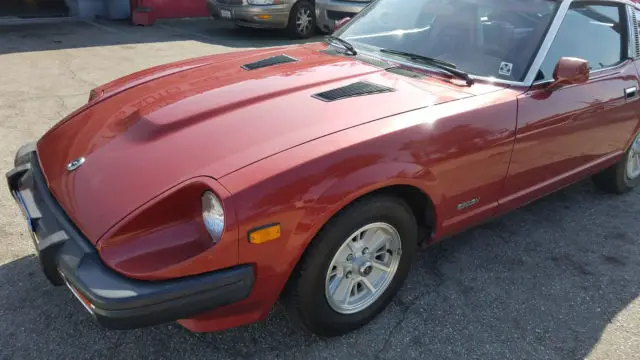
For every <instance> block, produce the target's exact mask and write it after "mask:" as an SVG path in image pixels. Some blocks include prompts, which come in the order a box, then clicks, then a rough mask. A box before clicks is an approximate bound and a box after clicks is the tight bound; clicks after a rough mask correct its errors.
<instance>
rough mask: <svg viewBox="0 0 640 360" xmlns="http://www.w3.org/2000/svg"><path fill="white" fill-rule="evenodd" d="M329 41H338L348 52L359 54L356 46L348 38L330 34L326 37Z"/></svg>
mask: <svg viewBox="0 0 640 360" xmlns="http://www.w3.org/2000/svg"><path fill="white" fill-rule="evenodd" d="M326 39H327V42H328V43H329V44H331V43H332V42H333V43H334V45H335V43H338V44H340V47H342V48H344V49H345V50H347V52H348V53H349V54H351V55H353V56H355V55H358V52H357V51H356V48H354V47H353V45H351V43H350V42H348V41H347V40H344V39H341V38H339V37H337V36H333V35H329V36H327V37H326Z"/></svg>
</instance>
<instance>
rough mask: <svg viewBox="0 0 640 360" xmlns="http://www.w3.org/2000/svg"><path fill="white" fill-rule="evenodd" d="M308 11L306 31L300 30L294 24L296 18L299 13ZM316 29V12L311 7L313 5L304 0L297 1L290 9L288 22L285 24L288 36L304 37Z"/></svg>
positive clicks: (307, 36)
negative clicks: (308, 17) (309, 16)
mask: <svg viewBox="0 0 640 360" xmlns="http://www.w3.org/2000/svg"><path fill="white" fill-rule="evenodd" d="M301 12H308V13H309V14H310V15H311V18H310V20H309V26H308V30H307V31H300V29H298V26H297V24H296V18H297V16H298V14H299V13H301ZM315 29H316V12H315V9H314V8H313V5H311V3H309V2H308V1H306V0H300V1H298V2H297V3H296V4H295V5H294V6H293V8H292V9H291V13H290V14H289V24H288V25H287V32H288V33H289V36H290V37H292V38H294V39H306V38H309V37H311V36H312V35H313V33H314V31H315Z"/></svg>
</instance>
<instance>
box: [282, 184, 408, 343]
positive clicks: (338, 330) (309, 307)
mask: <svg viewBox="0 0 640 360" xmlns="http://www.w3.org/2000/svg"><path fill="white" fill-rule="evenodd" d="M375 222H384V223H387V224H389V225H391V226H393V227H394V228H395V229H396V231H397V232H398V234H399V235H400V241H401V243H402V252H401V255H400V262H399V264H398V268H397V271H396V273H395V275H394V277H393V278H392V280H391V282H390V283H389V286H388V287H387V288H386V290H384V291H383V292H382V294H381V295H380V297H379V298H377V300H375V301H374V302H373V303H372V304H371V305H369V306H368V307H366V308H364V309H363V310H361V311H359V312H356V313H353V314H342V313H339V312H337V311H335V310H334V309H333V308H332V307H331V306H330V305H329V303H328V301H327V298H326V296H325V281H326V275H327V271H328V268H329V266H330V263H331V261H332V259H333V257H334V255H335V254H336V252H337V251H338V249H339V248H340V247H341V246H342V244H343V243H344V241H345V240H347V238H348V237H349V235H351V234H353V233H354V232H355V231H357V230H358V229H360V228H361V227H363V226H365V225H367V224H371V223H375ZM417 245H418V239H417V226H416V221H415V218H414V215H413V213H412V211H411V209H410V208H409V207H408V206H407V204H406V203H405V202H404V201H402V200H400V199H398V198H395V197H391V196H384V195H380V196H372V197H369V198H364V199H362V200H360V201H357V202H355V203H353V204H352V205H350V206H349V207H347V208H346V209H344V210H343V211H342V212H340V213H339V214H338V215H336V216H335V217H334V218H333V219H332V220H330V221H329V222H328V223H327V224H326V226H325V227H324V228H323V230H322V231H321V232H320V233H319V234H318V235H317V236H316V237H315V239H314V240H313V241H312V242H311V244H310V245H309V247H308V249H307V251H306V252H305V254H304V256H303V257H302V259H301V260H300V263H299V264H298V266H297V267H296V269H295V270H294V273H293V274H292V277H291V279H290V280H289V283H288V284H287V288H286V290H285V293H284V294H283V298H282V300H283V303H284V305H285V307H286V308H287V310H288V312H289V314H291V315H292V316H293V317H294V319H295V320H296V321H297V322H299V323H300V324H301V325H303V326H304V327H305V328H306V329H308V330H309V331H311V332H313V333H315V334H317V335H320V336H325V337H330V336H337V335H342V334H345V333H347V332H350V331H353V330H355V329H358V328H360V327H362V326H363V325H365V324H367V323H368V322H370V321H371V320H372V319H373V318H374V317H375V316H376V315H378V314H379V313H380V312H381V311H382V310H384V308H385V307H386V306H387V305H388V304H389V303H390V302H391V300H392V299H393V297H394V296H395V294H396V293H397V292H398V290H399V289H400V287H401V286H402V284H403V282H404V281H405V279H406V278H407V275H408V273H409V269H410V268H411V263H412V262H413V260H414V258H415V255H416V251H417Z"/></svg>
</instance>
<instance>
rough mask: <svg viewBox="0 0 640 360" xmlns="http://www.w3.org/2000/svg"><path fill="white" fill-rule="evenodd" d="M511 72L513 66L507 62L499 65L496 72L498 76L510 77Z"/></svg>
mask: <svg viewBox="0 0 640 360" xmlns="http://www.w3.org/2000/svg"><path fill="white" fill-rule="evenodd" d="M512 70H513V64H512V63H508V62H502V63H500V70H498V72H499V73H500V75H506V76H511V71H512Z"/></svg>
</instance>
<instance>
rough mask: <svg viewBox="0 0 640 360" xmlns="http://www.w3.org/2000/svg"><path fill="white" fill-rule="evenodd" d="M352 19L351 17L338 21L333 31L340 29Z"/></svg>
mask: <svg viewBox="0 0 640 360" xmlns="http://www.w3.org/2000/svg"><path fill="white" fill-rule="evenodd" d="M349 21H351V18H350V17H346V18H342V19H340V20H338V22H336V25H335V26H334V27H333V31H338V29H340V28H341V27H343V26H344V25H345V24H346V23H348V22H349Z"/></svg>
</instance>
